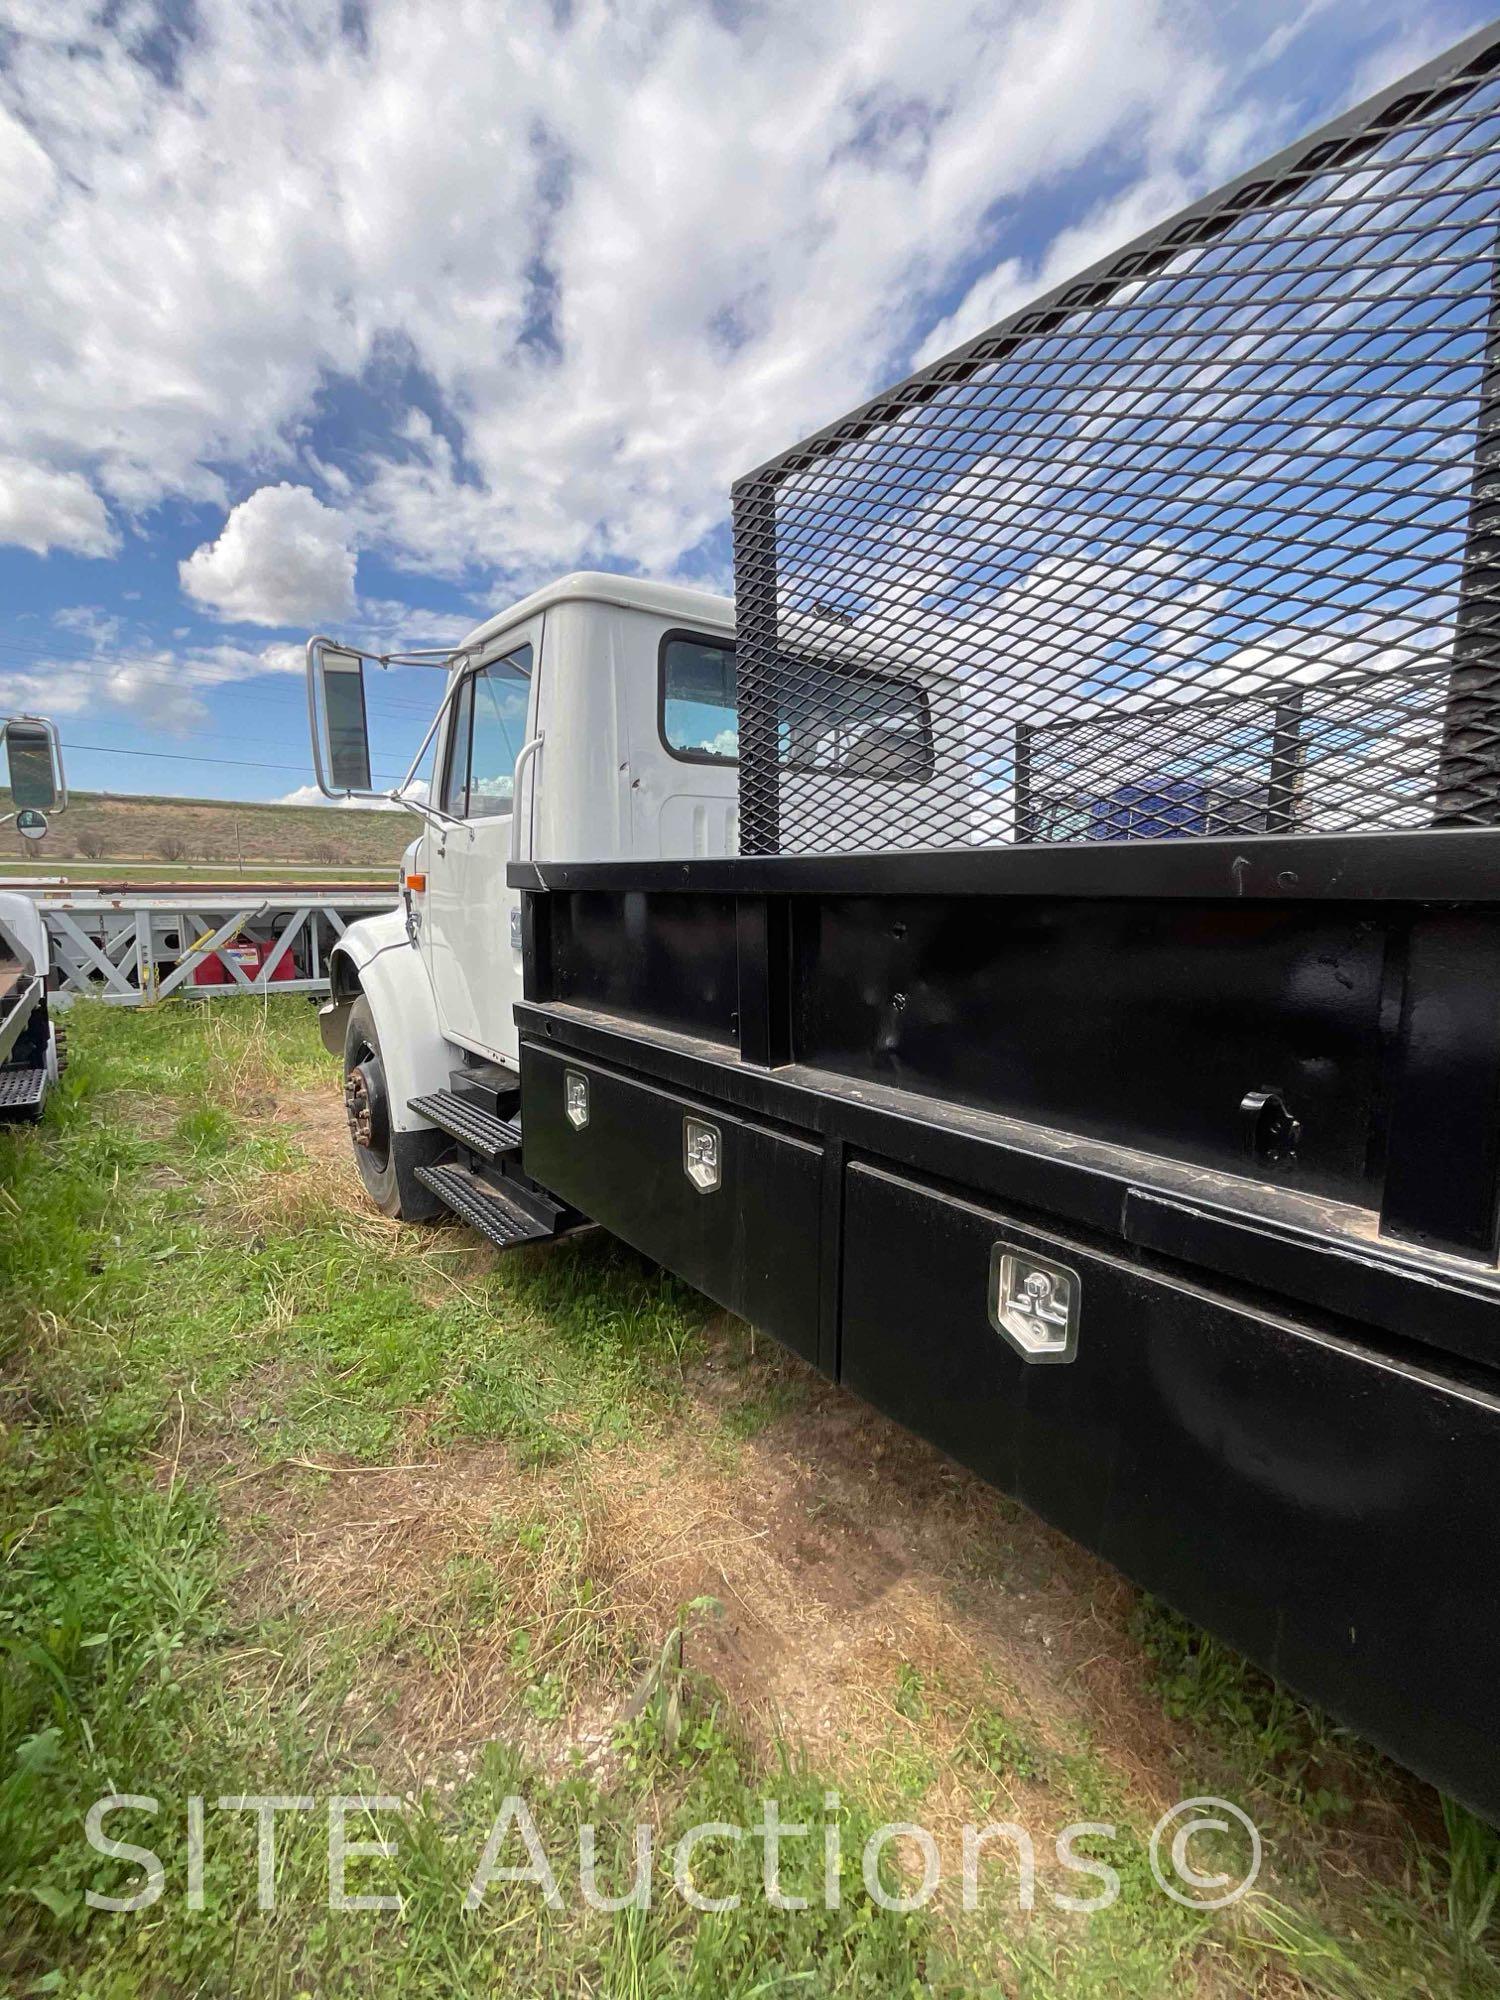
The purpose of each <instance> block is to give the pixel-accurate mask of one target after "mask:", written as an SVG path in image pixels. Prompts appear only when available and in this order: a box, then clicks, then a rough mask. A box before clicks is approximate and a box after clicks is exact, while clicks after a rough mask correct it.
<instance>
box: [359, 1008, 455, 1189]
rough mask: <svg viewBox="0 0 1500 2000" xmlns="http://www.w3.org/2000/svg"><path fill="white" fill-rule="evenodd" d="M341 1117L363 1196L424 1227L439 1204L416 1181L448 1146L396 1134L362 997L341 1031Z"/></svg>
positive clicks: (426, 1135)
mask: <svg viewBox="0 0 1500 2000" xmlns="http://www.w3.org/2000/svg"><path fill="white" fill-rule="evenodd" d="M344 1112H345V1116H346V1117H347V1118H348V1121H349V1141H350V1145H351V1147H352V1149H353V1152H354V1164H355V1166H356V1167H357V1168H358V1169H359V1177H360V1179H361V1180H362V1181H363V1182H364V1184H365V1192H366V1194H368V1195H369V1197H370V1199H371V1201H373V1202H374V1204H375V1206H376V1207H377V1208H378V1209H379V1210H380V1211H381V1213H382V1214H383V1215H390V1216H394V1217H396V1218H397V1219H398V1220H399V1221H402V1222H425V1221H428V1220H430V1219H431V1217H433V1216H435V1215H438V1214H440V1213H441V1212H442V1207H443V1204H442V1203H441V1202H440V1201H439V1200H438V1198H437V1196H436V1195H435V1194H434V1193H433V1192H432V1190H431V1188H426V1187H423V1185H422V1183H421V1182H420V1181H419V1180H418V1179H417V1177H416V1170H417V1168H418V1167H420V1166H424V1165H427V1164H429V1163H430V1162H431V1161H433V1160H435V1159H436V1158H437V1157H438V1155H439V1154H440V1153H441V1152H443V1151H444V1149H445V1148H446V1146H447V1144H448V1142H447V1140H445V1139H444V1137H443V1135H442V1133H441V1132H436V1131H432V1130H428V1131H422V1132H398V1131H397V1130H396V1129H395V1126H394V1123H393V1120H392V1115H391V1114H392V1106H391V1101H390V1094H389V1091H388V1088H387V1085H386V1076H385V1061H384V1058H383V1057H382V1055H381V1052H380V1036H379V1033H378V1032H377V1030H376V1027H375V1014H374V1010H373V1009H372V1008H371V1006H370V1003H369V1001H368V1000H367V999H366V998H365V996H364V995H363V994H361V995H360V996H359V998H358V999H357V1000H356V1001H355V1003H354V1005H353V1006H352V1007H351V1008H350V1009H349V1021H348V1026H347V1027H346V1029H345V1031H344Z"/></svg>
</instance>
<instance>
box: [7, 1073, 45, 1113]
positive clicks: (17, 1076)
mask: <svg viewBox="0 0 1500 2000" xmlns="http://www.w3.org/2000/svg"><path fill="white" fill-rule="evenodd" d="M46 1094H47V1072H46V1070H45V1069H29V1068H24V1067H23V1066H22V1065H21V1064H20V1063H17V1064H15V1065H14V1066H13V1067H8V1068H5V1069H0V1118H5V1117H11V1116H14V1115H15V1113H17V1112H20V1111H35V1110H36V1108H37V1106H38V1105H39V1104H40V1103H41V1101H42V1099H43V1098H44V1097H45V1096H46Z"/></svg>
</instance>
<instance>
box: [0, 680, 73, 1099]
mask: <svg viewBox="0 0 1500 2000" xmlns="http://www.w3.org/2000/svg"><path fill="white" fill-rule="evenodd" d="M0 749H3V751H4V755H5V764H6V769H7V773H8V781H9V786H10V795H11V801H12V807H13V810H12V811H11V812H9V813H5V814H0V826H3V825H11V824H14V826H15V827H16V829H17V831H18V832H20V833H21V834H22V835H23V836H25V837H26V838H27V839H30V840H40V839H41V837H42V835H43V834H44V833H45V832H46V831H47V814H48V813H49V812H51V813H59V812H63V811H65V810H66V808H67V803H68V788H67V783H66V781H65V779H64V777H63V767H62V746H61V744H60V743H59V742H58V737H57V730H56V729H55V727H54V726H53V724H52V723H50V722H48V721H46V720H45V719H44V718H43V717H41V716H37V715H16V716H11V717H10V718H9V719H8V720H7V721H5V722H4V723H3V724H0ZM50 972H51V954H50V952H49V950H48V943H47V927H46V925H45V923H44V922H43V921H42V916H41V912H40V911H39V910H38V909H37V907H36V904H35V902H34V901H33V900H32V898H31V897H30V896H27V895H22V894H19V893H15V894H11V893H0V1123H7V1124H11V1123H15V1122H16V1121H18V1120H22V1119H36V1118H40V1117H41V1115H42V1107H43V1105H44V1104H45V1103H46V1101H47V1093H48V1091H49V1090H50V1089H51V1088H52V1086H53V1084H54V1083H56V1081H57V1079H58V1076H59V1074H60V1073H61V1070H62V1064H63V1041H62V1030H61V1029H60V1028H59V1027H58V1025H57V1023H56V1022H55V1021H54V1020H53V1018H52V1010H51V1008H50V1007H49V1005H48V1001H47V992H48V983H49V974H50Z"/></svg>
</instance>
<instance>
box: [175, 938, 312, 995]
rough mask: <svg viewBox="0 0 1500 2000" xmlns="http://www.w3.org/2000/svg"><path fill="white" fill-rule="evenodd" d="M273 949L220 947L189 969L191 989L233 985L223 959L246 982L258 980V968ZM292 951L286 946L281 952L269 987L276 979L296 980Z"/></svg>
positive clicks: (248, 946) (234, 945) (271, 947)
mask: <svg viewBox="0 0 1500 2000" xmlns="http://www.w3.org/2000/svg"><path fill="white" fill-rule="evenodd" d="M275 949H276V946H275V945H274V944H254V943H249V944H226V945H221V946H220V947H219V949H218V951H211V952H210V953H209V955H208V957H207V958H202V959H200V960H199V961H198V963H197V964H196V965H195V966H194V967H193V978H192V983H193V985H194V986H233V985H234V984H235V983H236V982H235V977H234V974H233V973H232V972H231V971H230V970H229V967H228V966H227V965H226V964H225V963H224V960H225V959H226V958H232V959H233V960H234V961H235V963H236V964H237V965H238V966H239V968H240V971H241V972H243V973H244V975H245V977H246V978H247V979H258V978H259V977H260V973H261V968H262V967H263V966H264V965H265V962H266V960H267V959H268V958H269V957H270V956H271V953H272V952H273V951H274V950H275ZM293 949H294V947H288V949H287V950H286V951H284V952H283V953H282V955H281V960H280V963H279V964H278V965H277V966H276V969H275V970H274V972H272V974H271V984H272V985H273V986H274V985H275V984H276V982H277V980H278V979H295V978H296V977H297V967H296V965H295V964H294V963H293V957H292V953H293Z"/></svg>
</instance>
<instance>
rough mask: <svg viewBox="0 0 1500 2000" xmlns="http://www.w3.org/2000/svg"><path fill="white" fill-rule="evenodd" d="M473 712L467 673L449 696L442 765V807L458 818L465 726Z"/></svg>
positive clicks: (463, 796) (465, 770) (465, 782)
mask: <svg viewBox="0 0 1500 2000" xmlns="http://www.w3.org/2000/svg"><path fill="white" fill-rule="evenodd" d="M473 713H474V676H473V675H472V674H469V675H467V676H466V677H465V678H464V680H463V681H462V682H461V683H460V684H459V690H458V693H457V694H456V695H455V696H454V698H453V712H452V714H451V715H450V716H449V717H448V757H447V762H446V763H445V765H444V767H443V798H442V808H443V811H444V812H445V813H448V814H449V815H450V816H451V817H452V818H453V819H462V818H463V817H464V814H465V811H466V809H467V800H468V796H469V728H470V721H471V718H472V716H473Z"/></svg>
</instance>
